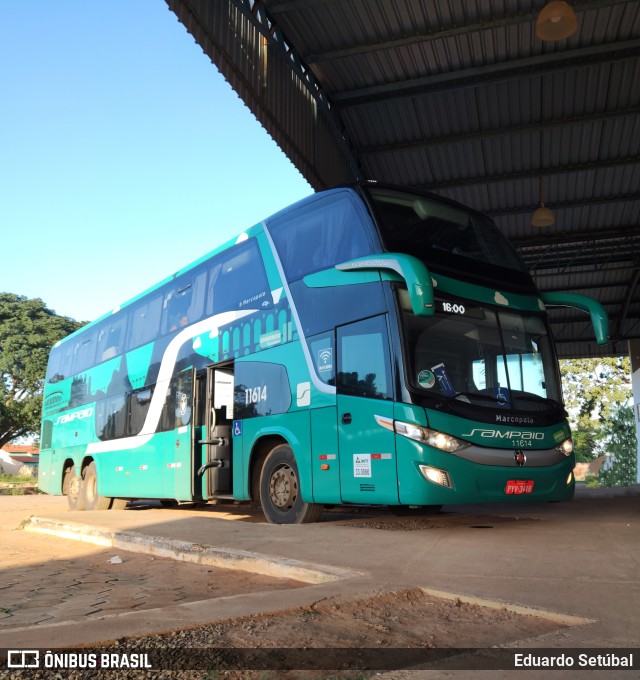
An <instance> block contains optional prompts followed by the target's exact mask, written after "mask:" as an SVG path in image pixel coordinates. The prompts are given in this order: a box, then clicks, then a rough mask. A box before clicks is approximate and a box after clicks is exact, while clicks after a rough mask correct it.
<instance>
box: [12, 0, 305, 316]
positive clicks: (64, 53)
mask: <svg viewBox="0 0 640 680" xmlns="http://www.w3.org/2000/svg"><path fill="white" fill-rule="evenodd" d="M0 129H1V130H2V136H1V138H0V139H1V140H2V141H1V143H0V243H2V255H3V257H2V258H1V260H0V292H10V293H16V294H18V295H24V296H27V297H29V298H41V299H42V300H43V301H44V302H45V304H46V305H47V307H49V308H50V309H52V310H54V311H55V312H56V313H57V314H60V315H63V316H69V317H72V318H74V319H77V320H80V321H91V320H93V319H95V318H97V317H99V316H101V315H102V314H104V313H106V312H108V311H110V310H111V309H113V308H114V307H116V306H117V305H118V304H120V303H122V302H124V301H126V300H127V299H129V298H131V297H133V296H134V295H137V294H138V293H140V292H142V291H143V290H145V289H146V288H148V287H149V286H151V285H153V284H154V283H156V282H157V281H159V280H161V279H163V278H165V277H166V276H167V275H169V274H171V273H173V272H175V271H177V270H178V269H180V268H181V267H183V266H184V265H186V264H188V263H189V262H192V261H193V260H196V259H197V258H199V257H200V256H202V255H203V254H205V253H207V252H209V251H210V250H212V249H213V248H215V247H216V246H218V245H220V244H221V243H222V242H224V241H226V240H227V239H229V238H232V237H233V236H235V235H237V234H239V233H240V232H242V231H243V230H244V229H246V228H248V227H250V226H252V225H253V224H256V223H257V222H259V221H260V220H261V219H263V218H265V217H267V216H269V215H270V214H272V213H274V212H277V211H278V210H280V209H281V208H284V207H285V206H287V205H289V204H291V203H293V202H295V201H297V200H299V199H301V198H303V197H304V196H308V195H309V194H310V193H312V189H311V187H310V186H309V184H308V183H307V182H306V181H305V180H304V179H303V178H302V176H301V175H300V173H299V172H298V171H297V170H296V169H295V168H294V166H293V165H292V164H291V162H290V161H289V160H288V159H287V158H286V156H285V155H284V154H283V153H282V152H281V151H280V149H279V148H278V146H277V145H276V143H275V142H274V141H273V140H272V139H271V137H269V135H268V134H267V133H266V131H265V130H264V128H262V126H261V125H260V124H259V123H258V122H257V120H256V119H255V118H254V116H253V115H252V114H251V113H250V112H249V110H248V109H247V108H246V107H245V105H244V104H243V103H242V102H241V100H240V99H239V98H238V96H237V95H236V94H235V92H234V91H233V90H232V89H231V87H230V86H229V84H228V83H227V82H226V81H225V80H224V78H223V77H222V76H221V75H220V73H219V72H218V70H217V68H216V67H215V66H214V65H213V64H212V63H211V61H210V59H209V58H208V57H207V56H206V55H205V54H204V53H203V52H202V49H201V48H200V47H199V46H198V45H197V44H196V43H195V41H194V39H193V38H192V37H191V35H189V34H188V33H187V31H186V29H185V28H184V26H183V25H182V24H181V23H180V22H179V21H178V19H177V17H176V16H175V15H174V14H173V12H171V11H170V10H169V8H168V6H167V4H166V3H165V2H164V0H90V1H89V0H55V2H53V1H50V0H20V1H19V2H15V1H14V2H10V1H9V0H0Z"/></svg>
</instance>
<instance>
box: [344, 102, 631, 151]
mask: <svg viewBox="0 0 640 680" xmlns="http://www.w3.org/2000/svg"><path fill="white" fill-rule="evenodd" d="M637 115H640V108H629V109H621V110H619V111H609V112H604V113H590V114H587V115H584V116H576V117H572V118H555V119H552V120H545V121H540V122H537V123H525V124H523V125H514V126H512V127H504V128H495V129H491V130H477V131H475V132H465V133H461V134H452V135H443V136H442V137H432V138H429V139H423V140H418V139H416V140H414V141H411V142H404V143H402V142H399V143H397V144H381V145H378V146H361V147H357V148H356V152H357V153H358V154H359V155H361V156H367V155H377V154H385V153H392V152H397V151H411V150H416V149H429V148H431V147H437V146H446V145H449V144H460V143H463V142H473V141H475V140H478V139H479V140H482V141H484V140H487V139H492V138H494V137H500V138H504V137H505V136H511V135H519V134H522V133H524V132H543V131H545V130H548V129H557V128H558V127H560V126H564V125H584V124H585V123H600V122H602V121H606V120H615V119H616V118H626V117H629V116H637Z"/></svg>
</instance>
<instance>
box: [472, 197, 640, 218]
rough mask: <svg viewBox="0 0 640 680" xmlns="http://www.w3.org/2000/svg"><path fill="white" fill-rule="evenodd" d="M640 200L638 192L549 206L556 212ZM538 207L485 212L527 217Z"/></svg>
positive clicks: (497, 215)
mask: <svg viewBox="0 0 640 680" xmlns="http://www.w3.org/2000/svg"><path fill="white" fill-rule="evenodd" d="M638 200H640V191H636V192H633V193H630V194H614V195H613V196H601V197H599V198H592V199H585V200H583V201H565V202H564V203H554V204H553V205H551V204H549V205H550V207H551V208H552V209H553V210H554V211H556V210H564V209H566V208H582V207H585V206H590V205H606V204H607V203H626V202H629V201H638ZM537 207H538V204H537V203H536V204H534V205H529V206H522V207H519V208H505V209H503V210H489V211H486V210H485V211H484V213H485V214H486V215H491V217H506V216H508V215H526V214H527V213H533V211H534V210H536V208H537Z"/></svg>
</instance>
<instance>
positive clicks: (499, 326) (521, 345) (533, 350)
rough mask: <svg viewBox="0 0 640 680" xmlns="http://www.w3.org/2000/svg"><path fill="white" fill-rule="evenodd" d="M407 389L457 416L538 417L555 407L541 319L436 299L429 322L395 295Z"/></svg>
mask: <svg viewBox="0 0 640 680" xmlns="http://www.w3.org/2000/svg"><path fill="white" fill-rule="evenodd" d="M400 300H401V308H402V310H403V325H404V336H405V350H406V359H407V370H408V378H409V385H410V387H411V388H413V389H414V390H417V391H418V393H419V394H421V395H424V396H425V397H427V396H428V397H433V398H437V399H438V400H440V401H441V402H448V403H451V404H453V405H455V406H456V407H459V408H456V410H460V408H461V409H462V410H464V405H465V404H466V405H472V406H474V407H483V408H489V409H492V410H493V411H494V412H495V411H496V410H498V411H517V412H520V413H522V412H526V413H531V414H533V413H536V412H538V413H540V412H545V411H550V410H555V411H557V410H558V409H561V408H562V405H561V401H562V397H561V391H560V379H559V375H558V371H557V362H556V357H555V353H554V350H553V345H552V341H551V337H550V335H549V332H548V329H547V325H546V322H545V320H544V317H543V316H542V315H541V314H531V313H527V312H520V311H511V310H502V309H494V308H492V307H487V306H483V305H481V304H478V303H474V302H470V301H459V300H454V299H446V298H436V313H435V314H434V315H433V316H432V317H417V316H415V315H413V314H412V313H411V310H410V305H409V301H408V294H407V292H406V290H401V291H400Z"/></svg>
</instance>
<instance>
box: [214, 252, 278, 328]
mask: <svg viewBox="0 0 640 680" xmlns="http://www.w3.org/2000/svg"><path fill="white" fill-rule="evenodd" d="M243 307H246V308H248V309H263V310H264V309H271V308H272V307H273V300H272V298H271V293H270V290H269V282H268V280H267V275H266V273H265V270H264V264H263V262H262V257H261V256H260V251H259V249H258V244H257V243H256V240H255V239H249V240H248V241H244V242H242V243H239V244H237V245H235V246H233V247H232V248H230V249H229V250H228V251H225V252H224V253H221V254H220V255H218V256H217V257H216V258H215V259H214V260H213V262H212V263H211V275H210V276H209V291H208V295H207V314H208V315H212V314H219V313H220V312H226V311H232V310H236V309H242V308H243Z"/></svg>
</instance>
